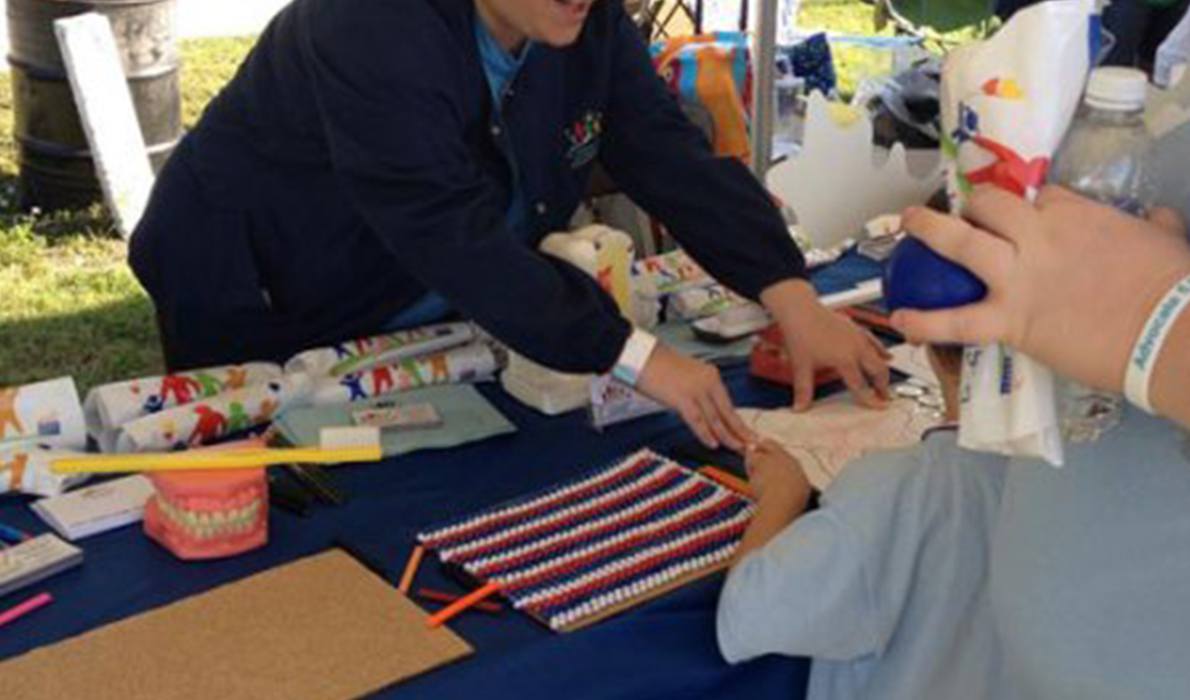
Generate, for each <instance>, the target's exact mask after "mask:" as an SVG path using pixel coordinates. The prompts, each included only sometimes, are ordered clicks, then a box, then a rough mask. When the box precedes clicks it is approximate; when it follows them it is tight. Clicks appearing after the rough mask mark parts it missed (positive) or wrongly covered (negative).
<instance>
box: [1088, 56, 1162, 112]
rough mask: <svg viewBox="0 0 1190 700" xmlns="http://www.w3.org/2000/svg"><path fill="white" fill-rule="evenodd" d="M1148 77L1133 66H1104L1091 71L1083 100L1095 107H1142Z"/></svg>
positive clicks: (1122, 110)
mask: <svg viewBox="0 0 1190 700" xmlns="http://www.w3.org/2000/svg"><path fill="white" fill-rule="evenodd" d="M1148 87H1149V79H1148V77H1147V76H1146V75H1145V74H1144V72H1143V71H1139V70H1137V69H1135V68H1122V67H1119V66H1105V67H1102V68H1096V69H1095V70H1093V71H1091V80H1090V81H1089V82H1088V83H1087V94H1086V97H1085V101H1086V103H1087V104H1088V105H1090V106H1092V107H1095V108H1097V109H1109V110H1114V111H1121V112H1124V111H1132V110H1137V109H1143V108H1144V106H1145V97H1146V95H1147V93H1148Z"/></svg>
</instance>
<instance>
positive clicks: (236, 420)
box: [227, 401, 252, 434]
mask: <svg viewBox="0 0 1190 700" xmlns="http://www.w3.org/2000/svg"><path fill="white" fill-rule="evenodd" d="M251 427H252V417H251V416H249V415H248V412H247V411H245V410H244V404H242V403H240V402H239V401H232V402H231V405H230V406H228V410H227V432H228V434H232V433H238V432H240V431H241V430H247V429H248V428H251Z"/></svg>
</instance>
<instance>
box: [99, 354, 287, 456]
mask: <svg viewBox="0 0 1190 700" xmlns="http://www.w3.org/2000/svg"><path fill="white" fill-rule="evenodd" d="M280 377H281V366H280V365H277V364H273V363H271V362H250V363H246V364H242V365H226V366H222V367H207V368H204V369H196V370H190V371H186V372H178V373H177V374H170V375H166V376H164V377H143V378H140V379H130V380H128V381H123V382H115V383H112V384H104V385H102V386H98V387H95V388H94V389H92V390H91V391H90V392H88V393H87V400H86V401H84V402H83V412H84V414H85V415H86V419H87V430H88V432H89V433H90V434H91V436H92V437H94V438H95V439H96V441H97V442H98V443H99V448H100V450H102V451H104V452H111V451H112V450H113V449H115V444H116V435H117V432H118V431H119V428H120V426H122V425H124V424H125V423H130V422H132V421H134V420H136V419H137V418H142V417H144V416H148V415H152V414H154V413H160V412H161V411H164V410H166V409H169V408H173V407H175V406H184V405H186V404H190V403H194V402H195V401H201V400H202V399H209V398H211V397H212V396H215V395H217V394H220V393H222V392H224V391H231V390H234V389H243V388H244V387H247V386H251V385H256V384H263V383H266V382H269V381H272V380H275V379H279V378H280Z"/></svg>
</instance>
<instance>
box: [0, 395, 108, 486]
mask: <svg viewBox="0 0 1190 700" xmlns="http://www.w3.org/2000/svg"><path fill="white" fill-rule="evenodd" d="M86 446H87V430H86V422H85V420H84V418H83V409H82V405H81V404H80V403H79V397H78V390H77V389H76V388H75V386H74V380H73V379H71V378H70V377H62V378H59V379H52V380H50V381H45V382H38V383H36V384H26V385H24V386H15V387H0V493H7V492H10V491H12V492H19V493H27V494H33V495H37V496H53V495H57V494H59V493H61V492H62V491H63V490H65V489H66V488H67V487H68V486H70V485H72V484H75V483H77V482H79V481H80V480H81V479H82V478H84V477H81V476H79V475H67V474H53V473H51V472H50V470H49V467H50V462H51V461H52V460H53V459H54V458H55V457H64V456H68V455H70V454H75V453H77V452H79V451H82V450H83V449H85V448H86Z"/></svg>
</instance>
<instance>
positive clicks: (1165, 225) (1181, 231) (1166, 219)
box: [1149, 207, 1186, 240]
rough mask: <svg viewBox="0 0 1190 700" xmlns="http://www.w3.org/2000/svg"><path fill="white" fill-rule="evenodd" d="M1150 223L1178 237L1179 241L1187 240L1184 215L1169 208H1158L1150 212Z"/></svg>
mask: <svg viewBox="0 0 1190 700" xmlns="http://www.w3.org/2000/svg"><path fill="white" fill-rule="evenodd" d="M1149 223H1151V224H1153V225H1155V226H1157V227H1158V228H1160V229H1161V230H1163V231H1165V232H1167V233H1170V234H1172V235H1174V236H1177V237H1178V239H1179V240H1185V238H1186V222H1185V221H1184V220H1183V219H1182V215H1181V214H1180V213H1178V212H1177V210H1175V209H1170V208H1169V207H1157V208H1156V209H1154V210H1153V211H1151V212H1149Z"/></svg>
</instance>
